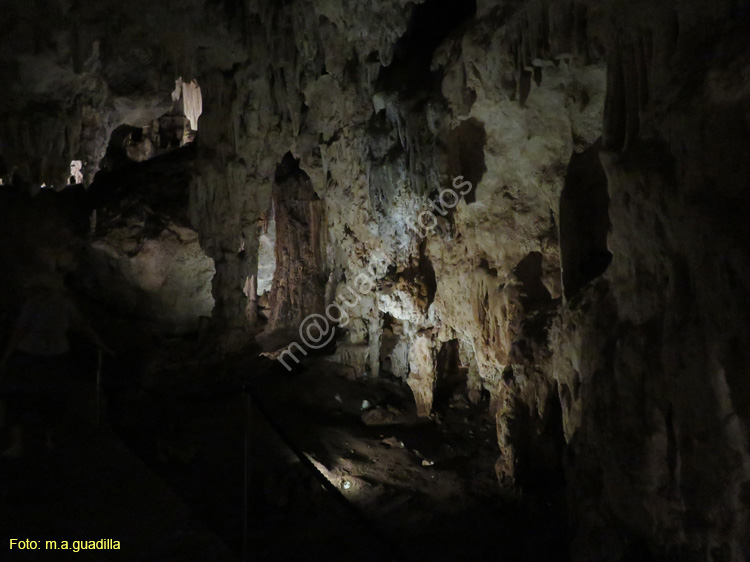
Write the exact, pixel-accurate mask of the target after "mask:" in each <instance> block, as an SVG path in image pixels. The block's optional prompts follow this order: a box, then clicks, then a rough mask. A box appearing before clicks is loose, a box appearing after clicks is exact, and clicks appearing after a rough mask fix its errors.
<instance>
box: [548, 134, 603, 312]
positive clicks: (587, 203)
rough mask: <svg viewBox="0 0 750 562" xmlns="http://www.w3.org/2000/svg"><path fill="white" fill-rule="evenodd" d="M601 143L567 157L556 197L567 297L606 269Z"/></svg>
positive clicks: (564, 287) (564, 288) (564, 284)
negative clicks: (558, 197) (561, 184)
mask: <svg viewBox="0 0 750 562" xmlns="http://www.w3.org/2000/svg"><path fill="white" fill-rule="evenodd" d="M600 150H601V140H599V141H597V142H596V143H595V144H593V145H592V146H591V147H589V148H588V149H586V150H585V151H583V152H580V153H578V152H574V153H573V155H572V156H571V158H570V164H569V165H568V172H567V174H566V177H565V187H564V188H563V191H562V195H561V196H560V255H561V259H562V276H563V291H564V293H565V297H566V298H571V297H572V296H573V295H575V294H576V293H577V292H578V291H580V290H581V289H582V288H583V287H584V286H585V285H586V284H587V283H589V282H590V281H593V280H594V279H596V278H597V277H599V276H600V275H601V274H602V273H604V271H605V270H606V269H607V267H609V264H610V262H611V261H612V254H611V253H610V252H609V249H608V248H607V233H608V232H609V229H610V226H611V225H610V221H609V193H608V192H607V176H606V174H605V173H604V168H603V167H602V164H601V161H600V160H599V152H600Z"/></svg>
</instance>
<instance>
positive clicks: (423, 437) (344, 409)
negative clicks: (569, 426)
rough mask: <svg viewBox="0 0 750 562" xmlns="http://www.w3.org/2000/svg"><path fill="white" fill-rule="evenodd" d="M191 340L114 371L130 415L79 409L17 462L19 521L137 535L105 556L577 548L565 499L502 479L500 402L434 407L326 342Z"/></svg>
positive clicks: (499, 554) (33, 530) (9, 477)
mask: <svg viewBox="0 0 750 562" xmlns="http://www.w3.org/2000/svg"><path fill="white" fill-rule="evenodd" d="M189 347H190V346H189V344H188V345H187V346H185V347H184V348H182V349H177V350H176V351H174V350H173V352H172V353H173V356H172V358H173V360H171V361H170V360H166V361H163V362H162V364H163V365H170V367H169V368H168V369H162V370H158V369H157V370H156V371H154V372H153V373H151V374H150V375H149V376H146V377H142V378H140V379H139V380H136V378H132V379H131V380H128V377H122V376H121V373H119V374H110V375H109V377H110V379H111V378H112V377H114V376H118V377H120V378H119V380H118V381H116V382H114V383H113V381H112V380H110V381H109V383H108V385H107V387H108V390H109V392H108V396H109V403H108V408H107V409H108V413H109V420H110V423H111V427H112V428H113V429H114V431H111V430H109V429H108V427H109V424H106V426H105V427H104V428H103V429H99V430H95V429H94V428H93V427H92V425H91V423H90V418H91V416H88V420H82V419H78V418H76V419H78V421H77V422H75V423H73V426H72V431H71V432H70V433H69V434H68V437H67V440H66V441H65V442H61V444H60V447H59V452H58V458H57V459H55V460H54V461H53V464H43V465H40V464H36V468H31V469H30V468H28V467H26V468H21V467H22V466H23V465H20V464H19V465H17V466H15V467H13V466H11V465H6V466H4V467H3V471H4V479H5V480H6V482H7V483H8V485H6V486H5V487H4V490H5V495H6V498H5V500H6V501H4V502H3V507H2V508H0V511H2V513H0V517H1V518H2V519H1V520H0V522H2V529H3V535H7V536H8V537H9V538H10V537H16V536H18V537H19V538H23V537H25V536H29V537H30V538H36V537H37V535H38V538H39V539H48V538H50V537H51V538H53V539H54V538H59V540H65V539H66V537H72V538H71V539H68V540H84V539H89V538H93V539H98V538H114V539H117V538H118V537H122V539H120V540H121V543H122V545H123V546H122V548H123V549H126V548H127V551H126V550H123V552H122V555H119V556H118V554H117V553H109V554H111V555H112V556H111V557H110V558H108V557H106V556H102V557H98V558H97V559H98V560H110V559H111V560H121V559H122V560H141V559H142V560H241V559H242V552H243V544H246V545H247V552H248V560H263V561H276V560H278V561H282V560H290V561H291V560H352V559H354V560H359V561H368V560H378V561H385V560H430V561H441V560H451V561H453V560H457V559H458V560H461V559H476V560H485V559H495V560H508V561H512V562H523V561H525V560H534V561H544V560H550V561H552V560H555V561H564V560H565V557H564V555H561V553H562V552H565V551H566V548H565V544H564V540H563V539H562V537H564V533H565V529H564V525H562V524H561V523H560V517H559V509H560V498H556V497H552V496H550V497H546V496H544V497H542V498H541V499H539V498H537V500H538V501H535V502H533V504H534V506H533V507H532V508H529V504H528V502H526V503H522V502H519V501H518V498H517V497H515V496H514V495H513V494H509V493H503V492H502V491H501V489H500V488H499V486H498V484H497V480H496V478H495V475H494V462H495V459H496V457H497V445H496V443H495V440H496V437H495V434H494V424H493V423H492V420H491V419H490V418H489V416H488V415H487V414H486V405H485V406H484V407H482V406H472V405H470V404H468V403H467V402H465V401H464V400H462V399H460V398H458V396H454V397H452V398H450V397H449V398H448V399H446V400H445V401H444V402H443V403H441V404H436V412H437V414H436V415H434V416H433V417H432V418H431V419H419V418H418V417H417V416H416V412H415V408H414V406H413V400H412V399H411V397H410V391H409V389H408V387H406V386H405V385H403V384H402V383H400V382H399V381H397V380H395V379H388V378H381V379H367V380H357V379H355V378H354V377H352V376H351V375H350V374H348V373H347V371H346V370H345V369H344V368H342V367H340V366H337V365H334V364H332V363H329V362H327V361H325V360H324V359H322V358H313V359H312V360H310V361H307V362H305V363H303V365H301V366H300V367H299V369H298V370H295V371H294V372H292V373H286V371H285V370H283V369H281V368H278V365H277V364H275V363H272V362H271V361H268V360H266V359H264V358H256V357H255V355H254V354H253V355H245V356H244V357H242V358H239V359H238V358H234V359H232V360H225V361H220V362H217V363H213V364H210V365H208V366H207V365H206V364H205V363H203V362H201V361H192V360H190V359H185V358H184V355H188V356H189V352H188V351H186V350H187V349H189ZM177 355H182V356H183V357H182V359H181V360H178V359H176V356H177ZM105 375H106V370H105ZM105 378H106V377H105ZM243 388H244V389H245V390H244V391H243V390H242V389H243ZM83 394H86V393H85V392H83V391H82V395H83ZM88 400H89V405H88V406H86V407H83V408H81V407H79V408H77V409H78V410H79V412H80V411H90V410H91V406H90V397H89V399H88ZM246 443H248V447H247V449H246ZM246 455H247V456H246ZM245 458H247V467H248V469H247V482H248V493H247V521H248V523H247V526H244V525H243V521H244V520H245V512H244V510H243V497H244V492H243V490H244V482H245ZM54 463H56V464H54ZM32 465H33V463H32ZM8 490H10V492H8ZM6 523H7V524H6ZM243 529H246V531H245V532H243ZM94 535H96V537H94ZM105 552H106V551H105ZM126 552H127V556H124V554H125V553H126ZM155 554H157V555H155ZM19 559H23V558H19ZM29 559H32V558H29Z"/></svg>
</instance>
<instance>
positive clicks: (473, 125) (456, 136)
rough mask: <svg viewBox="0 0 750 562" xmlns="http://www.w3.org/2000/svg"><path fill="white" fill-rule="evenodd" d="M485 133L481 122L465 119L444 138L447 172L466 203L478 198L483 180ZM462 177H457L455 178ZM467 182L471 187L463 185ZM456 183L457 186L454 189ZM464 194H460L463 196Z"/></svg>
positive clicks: (485, 169) (485, 166)
mask: <svg viewBox="0 0 750 562" xmlns="http://www.w3.org/2000/svg"><path fill="white" fill-rule="evenodd" d="M486 142H487V133H486V131H485V129H484V124H483V123H482V122H481V121H479V120H477V119H475V118H473V117H472V118H471V119H467V120H466V121H462V122H461V124H460V125H459V126H458V127H456V128H455V129H453V130H452V131H451V132H450V133H449V134H448V137H447V139H446V141H445V143H446V149H447V151H448V175H449V176H450V181H451V188H452V189H454V190H455V191H456V192H457V194H458V195H460V196H461V197H462V198H463V199H464V201H466V203H467V204H471V203H473V202H474V201H476V200H477V194H476V190H477V186H478V185H479V182H480V181H482V178H483V177H484V174H485V172H486V171H487V165H486V164H485V161H484V145H485V144H486ZM459 176H461V178H460V179H458V177H459ZM465 181H468V182H470V183H471V188H469V187H468V186H463V187H462V183H463V182H465ZM456 186H459V188H456ZM462 194H463V195H462Z"/></svg>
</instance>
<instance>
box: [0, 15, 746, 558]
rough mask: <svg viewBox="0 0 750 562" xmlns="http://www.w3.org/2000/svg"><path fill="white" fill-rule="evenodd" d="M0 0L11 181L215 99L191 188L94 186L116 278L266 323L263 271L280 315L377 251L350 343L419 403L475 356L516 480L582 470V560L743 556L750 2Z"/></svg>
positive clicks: (231, 326)
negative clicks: (142, 198) (169, 269)
mask: <svg viewBox="0 0 750 562" xmlns="http://www.w3.org/2000/svg"><path fill="white" fill-rule="evenodd" d="M3 12H4V15H3V18H4V19H5V20H6V23H5V24H4V26H3V28H4V30H5V31H4V36H3V37H2V38H1V39H0V60H3V61H9V63H7V64H2V65H0V76H1V77H2V83H3V85H4V86H3V94H2V95H3V98H2V103H1V104H0V155H1V157H2V160H0V163H2V162H4V164H3V165H1V166H0V175H2V177H3V179H4V180H5V183H6V184H7V183H15V184H16V185H21V184H28V185H31V186H38V185H39V184H41V182H42V181H46V182H50V181H53V180H54V181H56V182H57V183H58V184H59V185H63V184H65V183H67V180H66V181H62V179H61V178H62V177H67V174H68V169H69V163H70V161H71V160H81V161H82V162H83V171H84V179H85V181H86V183H91V182H92V180H93V177H94V174H95V173H96V172H97V171H98V170H99V168H100V166H99V162H100V161H102V159H104V158H105V154H107V146H108V145H109V146H112V145H111V142H113V141H112V139H117V143H116V144H117V145H118V146H120V147H122V146H123V145H122V143H123V142H124V141H125V138H126V137H127V135H128V134H131V133H132V132H133V129H138V130H139V131H143V130H144V128H146V129H148V128H149V127H153V126H154V125H153V123H154V122H155V121H156V122H157V123H161V121H160V120H159V119H160V118H163V119H164V118H165V117H163V116H165V115H168V116H170V118H173V119H177V118H180V119H187V121H189V122H190V125H189V129H192V130H195V129H198V127H197V124H196V123H197V116H198V115H199V114H201V110H202V114H201V115H200V121H199V123H200V128H199V129H198V133H197V135H196V137H195V142H194V143H193V144H194V147H193V149H194V150H195V151H196V155H195V159H194V161H191V162H190V163H189V165H188V166H187V167H186V168H185V169H186V170H187V171H186V172H185V173H188V174H189V179H188V183H189V187H187V186H186V187H185V193H184V194H183V195H184V197H185V199H184V200H183V201H182V209H183V211H182V212H183V213H184V216H183V217H181V218H180V217H175V216H174V212H173V210H172V211H169V210H168V209H167V210H165V209H164V208H161V209H157V210H156V211H155V212H154V213H153V214H151V212H150V211H149V210H148V209H145V208H142V207H139V208H138V209H139V210H138V213H135V212H133V214H132V215H131V218H130V219H128V220H122V221H121V222H119V223H118V224H116V225H115V223H112V222H111V219H112V216H109V218H107V217H104V216H102V215H101V214H100V215H99V216H98V219H97V220H98V221H99V226H98V227H97V232H103V231H102V230H101V229H107V233H106V236H104V235H102V236H103V237H100V238H99V239H98V240H96V241H94V243H93V245H92V248H93V249H94V251H95V253H96V256H98V257H96V259H97V260H99V261H100V262H101V263H100V264H99V265H94V266H93V267H94V270H95V271H98V272H101V271H103V270H105V269H106V267H108V266H113V267H114V268H115V270H114V271H113V272H111V273H110V274H109V275H111V276H112V277H106V276H105V277H99V283H100V284H103V285H107V286H109V288H110V290H111V291H113V295H112V298H113V299H115V298H116V299H117V300H121V301H123V302H128V303H131V302H133V303H134V302H140V301H137V299H138V298H140V297H137V296H136V292H135V289H134V288H135V287H142V288H144V290H146V292H149V290H150V289H148V287H146V286H147V285H148V286H149V287H150V286H151V285H152V284H156V285H159V286H160V287H164V284H166V285H168V286H169V287H172V288H173V289H174V290H172V289H170V288H165V289H164V290H165V291H166V295H163V296H162V297H159V299H158V303H156V304H153V308H151V309H149V314H150V315H152V316H153V317H155V318H157V319H158V318H161V319H163V320H165V321H169V322H173V323H174V324H175V326H177V325H180V326H183V327H184V326H186V325H189V326H193V327H194V323H195V322H196V321H197V318H198V317H199V316H205V315H208V313H209V312H211V308H212V307H213V310H212V312H211V316H212V322H213V324H214V328H215V330H217V332H218V333H221V334H224V335H225V336H226V338H227V340H229V339H232V341H233V342H239V343H247V342H248V341H250V340H251V339H252V334H253V333H254V332H253V330H254V329H259V328H260V326H259V322H258V315H257V314H256V312H257V310H258V309H257V306H258V305H257V303H258V296H257V294H256V293H257V287H258V283H257V282H256V281H255V280H258V279H261V276H262V275H265V276H266V277H267V275H266V274H264V273H262V272H264V271H265V272H267V271H274V268H275V273H273V284H272V288H271V290H270V293H269V294H268V295H267V296H263V297H261V300H263V299H267V307H266V308H264V310H265V311H266V314H267V320H268V326H267V329H272V328H280V327H287V328H289V327H291V328H296V327H297V325H298V324H299V323H300V322H301V321H302V320H303V319H304V318H305V316H306V315H308V314H310V313H313V312H317V313H320V312H321V311H322V310H324V309H325V307H326V306H328V305H330V304H331V303H332V302H334V301H336V302H338V303H339V304H341V303H343V302H344V300H346V299H347V298H348V297H347V294H348V292H347V287H352V283H354V282H355V280H356V279H362V276H363V275H365V276H367V277H368V278H370V279H371V280H372V288H371V290H369V291H363V292H362V293H361V295H360V296H359V297H358V298H357V302H356V303H352V305H351V306H347V307H346V312H347V321H346V322H345V323H344V322H343V321H342V322H341V324H342V326H341V330H340V334H339V335H338V337H337V351H336V353H335V354H334V355H333V358H334V359H335V360H337V361H339V362H342V363H345V364H347V365H349V366H350V367H352V369H353V370H354V372H355V373H356V375H357V376H359V377H378V376H389V375H392V376H395V377H396V378H399V379H401V380H403V381H404V382H405V383H406V384H407V385H408V386H409V388H411V389H412V391H413V394H414V400H415V402H416V403H417V405H418V410H419V412H420V414H421V415H423V416H429V415H430V414H431V412H432V411H433V404H434V402H435V400H436V397H437V396H438V395H439V394H440V393H441V392H443V391H446V390H445V389H446V386H445V385H446V384H448V383H447V382H446V381H447V380H448V378H447V377H446V373H447V372H448V371H447V367H446V365H447V364H448V363H450V362H453V363H452V364H455V368H456V369H460V372H461V373H465V380H464V381H463V382H462V385H463V386H462V387H461V392H463V393H464V394H466V396H467V397H468V398H469V399H470V400H471V401H472V402H475V403H479V402H481V400H482V397H483V396H485V397H487V398H488V401H487V407H488V408H489V409H490V411H491V413H492V415H493V416H495V418H496V420H497V436H498V462H497V465H496V469H497V475H498V480H499V483H500V485H502V486H506V487H508V488H509V489H513V488H516V489H520V490H521V491H522V492H523V491H524V490H528V489H530V488H534V487H535V486H539V485H541V483H542V481H543V480H544V479H554V478H558V479H559V480H560V482H564V486H565V490H566V493H567V498H568V508H569V523H570V527H571V538H572V541H571V555H572V557H573V559H574V560H577V561H582V562H583V561H586V562H589V561H590V562H594V561H597V560H621V561H626V560H649V559H653V560H681V561H682V560H684V561H693V560H695V561H698V560H701V561H703V560H714V561H719V560H721V561H730V560H731V561H736V562H739V561H742V560H747V559H748V558H747V556H748V553H749V552H750V532H748V529H750V441H749V437H748V429H749V428H750V383H749V382H748V380H750V379H748V374H747V373H748V368H749V367H750V357H748V351H747V350H748V349H749V348H750V345H749V344H750V341H748V335H747V331H746V329H745V327H746V326H747V325H748V324H749V323H750V317H749V316H750V314H749V311H750V308H748V306H746V302H747V299H746V297H747V296H748V293H750V281H748V280H750V259H748V250H749V249H750V248H749V247H748V243H747V240H750V233H748V232H747V230H748V221H747V220H746V217H745V216H744V215H745V211H746V209H747V203H748V197H749V195H748V194H750V190H749V189H748V187H750V186H749V185H748V178H750V169H748V167H749V166H750V163H749V162H750V160H748V158H747V151H748V149H749V148H750V71H749V69H750V66H748V65H749V64H750V63H749V62H748V61H750V58H749V56H750V55H749V53H748V46H747V40H746V30H747V26H748V18H750V8H748V6H747V3H746V2H742V1H736V0H717V1H715V2H710V3H701V2H697V1H693V0H669V1H665V2H661V3H647V2H637V3H635V4H634V3H622V2H605V3H601V2H593V1H588V0H579V1H562V0H513V1H506V0H476V1H471V2H461V1H457V0H456V1H451V0H426V1H424V2H421V1H409V0H383V1H380V2H364V1H361V0H352V1H350V2H346V3H341V2H339V3H336V2H324V1H320V2H317V1H313V0H291V1H288V2H273V1H270V0H245V1H235V0H225V1H221V2H206V1H204V0H191V1H189V2H176V1H173V0H170V1H168V2H159V3H154V2H140V1H136V2H130V3H125V4H123V3H111V2H103V3H101V4H99V5H97V7H96V9H90V10H85V9H84V8H83V7H82V6H80V5H79V3H70V2H63V1H55V2H51V3H50V5H49V7H48V9H46V10H45V13H43V14H36V13H35V12H34V10H33V9H32V7H31V5H30V4H29V3H27V2H21V1H20V0H18V1H17V0H11V1H7V2H5V5H4V7H3ZM165 22H168V25H165ZM180 76H182V77H184V78H185V82H183V83H182V88H183V98H184V108H183V109H184V111H183V114H178V115H175V114H170V112H171V111H173V109H174V108H173V105H172V101H170V93H171V92H172V90H173V85H174V80H175V79H176V78H177V77H180ZM194 80H197V82H196V81H194ZM198 83H199V84H200V93H201V98H200V101H201V103H200V104H199V103H198V100H199V98H197V97H196V92H197V90H195V88H194V87H193V86H191V85H196V84H198ZM201 104H202V107H200V108H199V106H200V105H201ZM123 125H125V126H127V127H129V128H130V129H127V130H120V133H116V131H117V130H118V127H121V126H123ZM185 126H186V127H187V125H185ZM164 127H165V130H166V129H167V128H169V127H167V126H166V125H164ZM175 127H177V128H179V127H182V124H180V125H178V126H175ZM170 130H171V129H170ZM121 133H122V134H123V136H122V138H120V137H118V136H117V135H118V134H121ZM140 134H141V133H138V134H136V138H135V142H142V141H139V140H138V139H139V138H141V137H140V136H139V135H140ZM113 135H114V136H113ZM144 138H149V136H148V130H147V134H146V136H145V137H144ZM129 139H130V141H129V142H130V145H128V146H129V147H130V148H128V149H127V151H126V152H127V154H128V155H129V157H130V159H131V160H146V162H144V164H148V162H151V161H152V160H150V158H151V156H152V153H149V152H148V150H146V149H143V148H139V149H136V148H135V147H133V146H132V145H133V142H134V139H133V137H132V136H131V137H129ZM143 142H145V141H143ZM151 142H152V143H153V141H151ZM139 146H140V145H139ZM136 152H137V153H138V154H141V155H143V156H142V157H141V156H136ZM105 162H106V159H105ZM102 181H103V180H102ZM0 189H1V188H0ZM153 189H154V190H156V192H158V191H159V189H160V187H159V185H155V186H154V187H153ZM100 208H101V205H100ZM151 211H154V210H153V209H151ZM170 213H171V219H170V220H169V221H164V219H163V216H164V215H165V214H166V215H170ZM118 216H119V215H118ZM269 216H270V218H271V219H272V220H274V221H275V238H274V239H273V243H274V244H275V265H273V266H272V265H270V263H269V262H270V260H269V259H268V256H269V251H268V248H267V247H266V249H265V251H262V248H261V245H262V243H264V244H266V246H267V245H268V244H269V242H268V239H264V240H265V241H262V240H261V237H262V236H266V235H267V232H268V231H267V228H266V225H267V224H268V221H269ZM152 217H153V220H154V221H156V222H158V228H156V227H154V228H155V230H153V229H151V230H150V226H149V221H150V220H152ZM118 220H119V219H118ZM102 221H104V222H102ZM107 221H110V222H107ZM103 225H109V226H103ZM144 230H148V231H149V232H150V234H149V235H148V236H143V234H144ZM136 240H138V242H136ZM198 243H199V244H200V248H198ZM165 253H166V254H169V258H165V257H164V255H165ZM259 256H260V259H259ZM374 256H382V257H383V261H384V262H385V264H386V266H385V267H379V268H378V267H376V268H373V261H374V259H375V258H374ZM165 259H169V260H173V261H174V262H177V263H180V264H185V262H186V260H187V261H189V262H190V263H191V264H192V265H189V266H186V267H187V270H186V271H187V279H186V277H185V276H184V275H183V272H184V271H185V270H183V269H180V268H177V269H176V270H173V273H172V274H167V273H165V272H164V271H162V269H161V267H162V266H163V264H164V260H165ZM105 262H106V263H107V264H109V265H108V266H105V265H104V263H105ZM211 262H213V263H211ZM259 262H262V263H259ZM180 267H182V266H180ZM214 269H215V275H214ZM115 277H116V278H117V279H118V281H117V282H115V281H114V278H115ZM208 280H211V283H212V295H211V296H209V295H208V294H207V285H206V283H208ZM250 280H252V282H250ZM181 291H183V292H184V291H187V292H190V293H192V295H193V296H192V297H191V299H192V300H191V299H188V298H185V297H184V296H182V295H183V292H181ZM214 302H215V305H214ZM149 306H151V305H149ZM248 311H250V312H248ZM344 324H345V325H344ZM191 329H192V328H191ZM230 334H231V338H230ZM457 372H459V371H457Z"/></svg>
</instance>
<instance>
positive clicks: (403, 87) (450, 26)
mask: <svg viewBox="0 0 750 562" xmlns="http://www.w3.org/2000/svg"><path fill="white" fill-rule="evenodd" d="M476 11H477V4H476V0H468V1H464V0H427V1H426V2H424V3H422V4H418V5H417V6H416V7H415V8H414V11H413V12H412V16H411V20H410V22H409V28H408V29H407V31H406V33H405V34H404V35H403V36H402V37H401V39H399V40H398V42H397V43H396V48H395V53H394V58H393V62H392V63H391V64H390V65H389V66H386V67H383V68H381V70H380V74H379V75H378V80H377V83H376V84H377V86H376V89H378V90H386V91H395V92H399V93H400V94H402V95H404V96H409V95H413V94H415V93H416V92H427V91H429V90H430V89H431V86H432V84H433V81H434V77H433V76H432V73H431V71H430V63H431V62H432V55H433V53H434V52H435V49H436V48H437V47H438V46H439V45H440V44H441V43H442V42H443V41H444V40H445V39H446V38H447V37H448V36H449V35H450V33H451V32H452V31H454V30H455V29H457V28H459V27H460V26H461V25H462V24H463V23H464V22H466V21H467V20H469V19H470V18H472V17H473V16H474V14H476Z"/></svg>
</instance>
